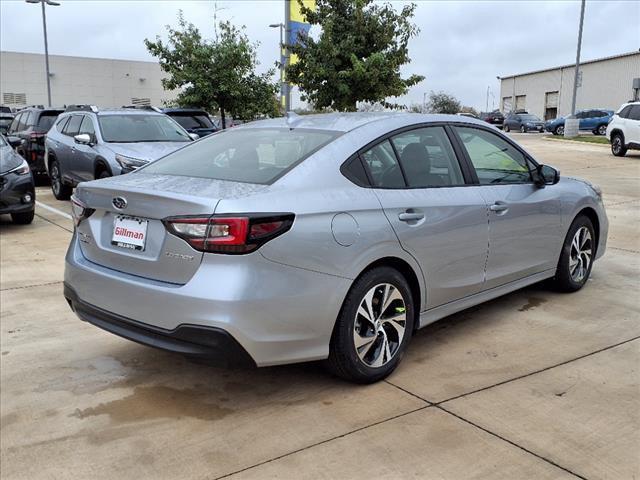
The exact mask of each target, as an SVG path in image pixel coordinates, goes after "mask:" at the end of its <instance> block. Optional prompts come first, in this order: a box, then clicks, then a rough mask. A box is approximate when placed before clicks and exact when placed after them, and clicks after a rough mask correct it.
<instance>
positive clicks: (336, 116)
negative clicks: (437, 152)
mask: <svg viewBox="0 0 640 480" xmlns="http://www.w3.org/2000/svg"><path fill="white" fill-rule="evenodd" d="M389 120H393V123H394V124H398V123H400V124H404V125H413V124H419V123H435V122H452V123H469V124H476V125H485V126H486V125H487V123H485V122H483V121H481V120H479V119H477V118H473V117H467V116H466V115H441V114H422V113H407V112H375V113H373V112H349V113H322V114H313V115H290V116H289V117H288V118H287V117H279V118H271V119H268V120H258V121H255V122H251V123H249V124H246V125H241V126H239V127H234V128H238V129H245V128H308V129H313V130H330V131H337V132H350V131H352V130H355V129H357V128H361V127H364V126H366V125H370V124H373V123H378V122H384V121H389Z"/></svg>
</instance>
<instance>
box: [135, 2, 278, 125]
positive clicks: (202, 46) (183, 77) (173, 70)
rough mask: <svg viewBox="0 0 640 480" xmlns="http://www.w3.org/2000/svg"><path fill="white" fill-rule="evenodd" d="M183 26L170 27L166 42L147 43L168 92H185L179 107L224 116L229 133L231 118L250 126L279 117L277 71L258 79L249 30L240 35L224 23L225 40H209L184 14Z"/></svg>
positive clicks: (221, 31) (222, 34)
mask: <svg viewBox="0 0 640 480" xmlns="http://www.w3.org/2000/svg"><path fill="white" fill-rule="evenodd" d="M178 26H179V28H177V29H174V28H172V27H171V26H167V30H168V32H169V38H168V41H166V42H165V41H163V40H162V39H161V38H160V37H159V36H157V37H156V41H155V42H152V41H150V40H149V39H145V41H144V43H145V45H146V47H147V50H149V52H150V53H151V54H152V55H153V56H155V57H158V59H159V61H160V67H161V68H162V70H163V71H165V72H166V73H167V74H168V77H167V78H165V79H163V80H162V86H163V87H164V88H165V89H168V90H179V92H178V96H177V98H176V103H177V104H178V105H180V106H182V107H198V108H204V109H206V110H208V111H217V110H219V111H220V117H221V119H222V126H223V128H225V127H226V121H225V117H226V114H227V113H230V114H231V115H232V116H233V117H234V118H238V119H244V120H249V119H253V118H255V117H256V116H259V115H271V116H274V115H277V114H278V113H279V103H278V101H277V98H276V92H277V90H278V85H277V84H275V83H273V82H272V81H271V77H272V76H273V74H274V71H273V70H269V71H268V72H267V73H264V74H262V75H258V74H257V73H255V68H256V66H257V65H258V61H257V58H256V47H257V44H255V43H250V42H249V39H248V38H247V36H246V35H245V34H244V31H243V30H244V27H243V28H242V29H238V28H236V27H235V26H233V25H232V24H231V23H230V22H220V23H219V25H218V28H219V35H218V34H217V35H216V39H215V40H207V39H204V38H202V35H201V34H200V31H199V30H198V29H197V28H196V27H195V26H194V25H193V24H191V23H188V22H187V21H186V20H185V19H184V16H183V15H182V12H180V13H179V14H178Z"/></svg>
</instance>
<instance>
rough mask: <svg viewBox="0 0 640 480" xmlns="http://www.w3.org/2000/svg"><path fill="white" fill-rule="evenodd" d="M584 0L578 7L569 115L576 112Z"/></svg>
mask: <svg viewBox="0 0 640 480" xmlns="http://www.w3.org/2000/svg"><path fill="white" fill-rule="evenodd" d="M585 4H586V0H582V5H581V7H580V27H579V28H578V51H577V52H576V71H575V72H574V76H573V99H572V100H571V115H575V113H576V97H577V95H578V74H579V70H580V49H581V48H582V25H583V24H584V7H585Z"/></svg>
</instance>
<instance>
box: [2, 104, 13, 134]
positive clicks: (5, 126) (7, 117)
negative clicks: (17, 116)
mask: <svg viewBox="0 0 640 480" xmlns="http://www.w3.org/2000/svg"><path fill="white" fill-rule="evenodd" d="M13 117H14V115H13V113H11V112H5V111H4V110H0V134H2V135H4V134H6V133H7V131H8V130H9V125H11V122H13Z"/></svg>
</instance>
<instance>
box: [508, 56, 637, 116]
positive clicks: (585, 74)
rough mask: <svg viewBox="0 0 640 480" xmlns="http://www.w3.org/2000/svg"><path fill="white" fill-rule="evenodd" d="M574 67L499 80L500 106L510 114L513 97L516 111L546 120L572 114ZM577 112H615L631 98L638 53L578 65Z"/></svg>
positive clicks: (557, 68) (562, 67) (569, 66)
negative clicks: (596, 109)
mask: <svg viewBox="0 0 640 480" xmlns="http://www.w3.org/2000/svg"><path fill="white" fill-rule="evenodd" d="M574 72H575V64H574V65H564V66H561V67H556V68H549V69H546V70H538V71H535V72H529V73H522V74H519V75H510V76H505V77H500V106H501V110H502V111H503V112H505V113H506V112H509V111H511V105H512V98H513V96H514V93H515V96H516V109H524V110H527V111H528V112H529V113H532V114H534V115H537V116H538V117H540V118H543V119H545V120H548V119H550V118H555V117H556V116H565V115H568V114H570V113H571V99H572V95H573V79H574ZM579 72H580V76H581V78H579V79H578V82H579V83H578V95H577V99H576V110H584V109H589V108H605V109H609V110H617V109H618V107H620V105H622V104H623V103H625V102H628V101H629V100H631V99H632V98H634V95H638V92H637V90H635V91H634V88H633V80H634V79H636V78H640V52H630V53H625V54H621V55H615V56H612V57H606V58H600V59H596V60H589V61H585V62H581V63H580V71H579Z"/></svg>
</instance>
